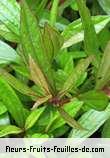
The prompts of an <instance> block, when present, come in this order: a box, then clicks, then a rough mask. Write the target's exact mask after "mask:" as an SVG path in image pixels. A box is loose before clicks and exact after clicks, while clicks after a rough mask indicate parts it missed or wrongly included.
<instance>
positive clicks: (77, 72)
mask: <svg viewBox="0 0 110 158" xmlns="http://www.w3.org/2000/svg"><path fill="white" fill-rule="evenodd" d="M92 59H93V57H91V56H90V57H88V58H86V59H81V60H80V61H79V63H78V64H77V66H76V67H75V69H74V71H73V72H72V73H71V74H70V75H69V77H68V78H67V80H66V81H65V83H64V85H63V87H62V89H61V90H60V92H59V95H60V96H63V95H65V94H66V93H67V92H68V91H69V90H71V89H72V88H75V87H76V84H77V81H78V80H79V79H80V77H81V76H82V75H83V74H84V73H85V72H86V70H87V68H88V66H89V64H90V63H91V61H92Z"/></svg>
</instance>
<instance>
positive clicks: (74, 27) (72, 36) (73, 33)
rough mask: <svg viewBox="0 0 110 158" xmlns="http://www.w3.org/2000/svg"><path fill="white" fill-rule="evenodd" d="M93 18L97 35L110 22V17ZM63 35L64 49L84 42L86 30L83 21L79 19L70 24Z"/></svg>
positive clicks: (99, 16)
mask: <svg viewBox="0 0 110 158" xmlns="http://www.w3.org/2000/svg"><path fill="white" fill-rule="evenodd" d="M91 18H92V22H93V24H94V27H95V31H96V33H97V34H98V33H99V32H100V31H101V30H102V29H103V28H104V27H105V26H106V24H107V23H109V21H110V16H107V15H98V16H93V17H91ZM62 35H63V37H64V44H63V48H67V47H70V46H72V45H74V44H77V43H79V42H82V41H83V40H84V29H83V26H82V22H81V19H78V20H76V21H74V22H72V23H71V24H69V25H68V26H67V27H66V28H65V29H64V31H63V32H62Z"/></svg>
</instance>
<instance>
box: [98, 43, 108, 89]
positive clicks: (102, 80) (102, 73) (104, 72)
mask: <svg viewBox="0 0 110 158" xmlns="http://www.w3.org/2000/svg"><path fill="white" fill-rule="evenodd" d="M109 59H110V41H109V42H108V44H107V47H106V49H105V51H104V54H103V57H102V60H101V64H100V67H99V69H98V73H97V79H96V89H102V88H103V87H104V86H105V85H107V83H108V81H110V60H109Z"/></svg>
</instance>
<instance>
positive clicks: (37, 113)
mask: <svg viewBox="0 0 110 158" xmlns="http://www.w3.org/2000/svg"><path fill="white" fill-rule="evenodd" d="M45 108H46V107H42V108H38V109H35V110H33V111H32V112H31V114H30V115H29V116H28V117H27V119H26V123H25V129H26V130H28V129H29V128H31V127H32V126H33V125H34V124H35V123H36V122H37V120H38V119H39V117H40V116H41V114H42V113H43V112H44V110H45Z"/></svg>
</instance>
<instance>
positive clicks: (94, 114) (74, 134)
mask: <svg viewBox="0 0 110 158" xmlns="http://www.w3.org/2000/svg"><path fill="white" fill-rule="evenodd" d="M109 117H110V104H109V105H108V107H107V108H106V110H105V111H102V112H98V111H96V110H89V111H88V112H86V113H85V114H83V115H82V116H81V118H80V119H79V121H78V122H79V123H80V124H81V125H82V126H83V127H84V128H85V129H87V130H85V131H82V130H77V129H75V130H74V129H73V130H72V131H71V133H70V135H69V137H71V138H88V137H90V136H91V135H92V134H93V133H95V132H96V131H97V130H98V129H99V128H100V127H101V126H102V125H103V124H104V123H105V121H106V120H107V119H108V118H109Z"/></svg>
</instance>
